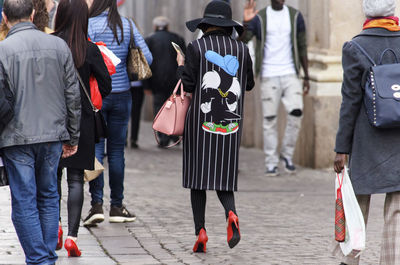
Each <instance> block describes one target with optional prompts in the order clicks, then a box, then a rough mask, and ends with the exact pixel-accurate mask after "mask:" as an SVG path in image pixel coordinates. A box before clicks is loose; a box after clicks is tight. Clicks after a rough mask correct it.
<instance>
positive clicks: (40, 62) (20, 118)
mask: <svg viewBox="0 0 400 265" xmlns="http://www.w3.org/2000/svg"><path fill="white" fill-rule="evenodd" d="M0 64H1V67H0V71H2V72H1V73H0V78H1V79H3V78H4V79H3V80H0V85H4V82H8V84H9V86H10V89H11V92H12V93H13V96H14V100H15V108H14V117H13V119H12V120H11V121H10V122H9V123H8V125H7V126H6V128H5V129H4V131H3V133H2V134H1V136H0V147H7V146H15V145H27V144H35V143H44V142H56V141H65V142H67V143H69V144H70V145H77V144H78V140H79V125H80V118H81V104H80V100H81V98H80V95H79V84H78V80H77V78H76V73H75V66H74V62H73V59H72V55H71V51H70V50H69V48H68V46H67V44H66V43H65V41H63V40H62V39H60V38H58V37H55V36H51V35H47V34H46V33H44V32H41V31H39V30H38V29H37V28H36V27H35V25H33V24H32V23H30V22H23V23H19V24H17V25H15V26H13V27H12V28H11V30H10V31H9V33H8V35H7V38H6V39H5V40H4V41H1V42H0Z"/></svg>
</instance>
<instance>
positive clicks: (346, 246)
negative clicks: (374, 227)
mask: <svg viewBox="0 0 400 265" xmlns="http://www.w3.org/2000/svg"><path fill="white" fill-rule="evenodd" d="M342 174H343V184H342V188H341V190H342V197H343V208H344V214H345V218H346V239H345V241H344V242H342V243H339V244H340V248H341V250H342V252H343V255H345V256H347V255H349V254H350V253H351V252H352V251H353V250H354V251H357V252H360V251H362V250H364V249H365V223H364V217H363V215H362V212H361V209H360V206H359V204H358V201H357V198H356V195H355V194H354V190H353V185H351V180H350V177H349V174H348V169H347V167H345V168H344V170H343V171H342V173H341V175H342ZM335 187H336V188H335V191H336V190H337V189H338V188H339V180H338V178H336V183H335ZM335 194H336V192H335Z"/></svg>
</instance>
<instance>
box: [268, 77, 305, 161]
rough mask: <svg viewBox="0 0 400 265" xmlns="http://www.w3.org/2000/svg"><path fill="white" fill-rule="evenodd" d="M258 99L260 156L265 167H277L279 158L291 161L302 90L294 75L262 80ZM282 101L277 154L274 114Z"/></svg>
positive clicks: (275, 115)
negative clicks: (282, 130) (261, 136)
mask: <svg viewBox="0 0 400 265" xmlns="http://www.w3.org/2000/svg"><path fill="white" fill-rule="evenodd" d="M261 98H262V110H263V117H264V120H263V129H264V153H265V165H266V167H267V168H273V167H275V166H278V163H279V155H281V156H284V157H285V158H288V159H292V157H293V153H294V149H295V147H296V142H297V137H298V134H299V131H300V127H301V120H302V111H303V90H302V84H301V81H300V79H299V78H298V77H297V76H296V75H284V76H276V77H268V78H262V80H261ZM281 101H282V104H283V105H284V107H285V109H286V112H287V116H286V129H285V133H284V136H283V140H282V144H281V151H280V152H278V144H279V137H278V125H277V120H278V111H279V105H280V102H281Z"/></svg>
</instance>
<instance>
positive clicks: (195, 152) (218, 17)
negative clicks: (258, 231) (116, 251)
mask: <svg viewBox="0 0 400 265" xmlns="http://www.w3.org/2000/svg"><path fill="white" fill-rule="evenodd" d="M186 26H187V27H188V29H189V30H190V31H192V32H194V31H195V30H196V29H197V28H199V29H201V30H202V31H203V33H204V36H203V37H202V38H201V39H198V40H195V41H192V42H191V43H190V44H189V45H188V48H187V50H186V62H185V60H184V59H183V57H182V56H181V55H178V57H177V61H178V64H179V65H180V67H179V69H178V70H179V73H180V74H181V76H182V82H183V84H184V89H185V91H186V92H190V93H193V97H192V103H191V106H190V108H189V110H188V113H187V116H186V123H185V133H184V143H183V186H184V187H185V188H189V189H191V202H192V209H193V217H194V223H195V230H196V235H197V236H198V238H197V241H196V243H195V245H194V247H193V251H194V252H206V243H207V240H208V237H207V234H206V229H205V224H204V223H205V222H204V219H205V208H206V190H216V191H217V195H218V198H219V200H220V201H221V203H222V205H223V206H224V208H225V217H226V219H227V223H228V224H227V234H228V235H227V237H228V238H227V240H228V244H229V247H231V248H233V247H234V246H236V244H237V243H239V241H240V230H239V219H238V217H237V213H236V209H235V199H234V191H236V190H237V179H238V154H239V146H240V139H241V132H242V125H243V121H242V117H243V103H244V92H245V91H246V90H251V89H252V88H253V86H254V79H253V69H252V61H251V58H250V55H249V51H248V48H247V46H246V45H245V44H243V43H242V42H240V41H237V40H234V39H232V38H231V37H230V36H231V35H232V31H233V28H234V29H235V30H236V31H237V32H238V34H239V35H240V34H241V33H242V32H243V28H242V26H241V25H240V24H239V23H237V22H235V21H233V20H232V10H231V8H230V6H229V4H227V3H226V2H223V1H212V2H210V3H209V4H208V5H207V7H206V9H205V11H204V16H203V18H199V19H195V20H192V21H189V22H187V23H186Z"/></svg>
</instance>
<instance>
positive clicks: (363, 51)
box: [351, 40, 376, 66]
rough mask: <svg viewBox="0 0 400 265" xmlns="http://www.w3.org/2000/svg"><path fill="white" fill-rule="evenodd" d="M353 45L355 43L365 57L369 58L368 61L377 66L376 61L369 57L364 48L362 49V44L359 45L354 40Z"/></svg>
mask: <svg viewBox="0 0 400 265" xmlns="http://www.w3.org/2000/svg"><path fill="white" fill-rule="evenodd" d="M351 43H353V44H354V45H356V47H357V48H358V49H359V50H360V51H361V53H362V54H364V55H365V56H366V57H367V58H368V60H369V61H370V62H371V63H372V64H373V65H374V66H376V63H375V61H374V60H373V59H372V58H371V56H369V54H368V53H367V51H366V50H365V49H364V48H363V47H361V45H360V44H358V43H357V42H356V41H355V40H352V41H351Z"/></svg>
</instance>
